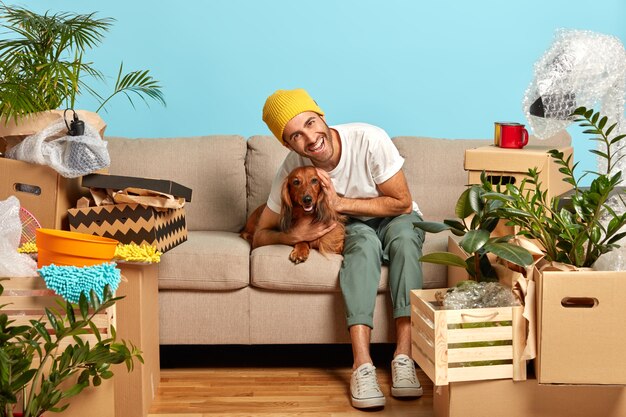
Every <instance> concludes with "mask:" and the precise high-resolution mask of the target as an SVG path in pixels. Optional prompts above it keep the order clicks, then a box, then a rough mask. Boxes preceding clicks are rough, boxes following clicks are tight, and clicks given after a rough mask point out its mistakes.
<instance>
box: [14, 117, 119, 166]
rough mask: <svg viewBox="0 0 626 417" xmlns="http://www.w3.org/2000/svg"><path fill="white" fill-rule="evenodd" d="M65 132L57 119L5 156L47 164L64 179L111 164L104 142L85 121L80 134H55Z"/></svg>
mask: <svg viewBox="0 0 626 417" xmlns="http://www.w3.org/2000/svg"><path fill="white" fill-rule="evenodd" d="M64 131H67V128H66V125H65V120H63V119H60V120H59V121H57V122H56V123H53V124H51V125H50V126H48V127H46V128H45V129H43V130H42V131H40V132H37V133H35V134H34V135H31V136H28V137H27V138H25V139H24V140H23V141H22V142H20V143H19V144H18V145H17V146H14V147H13V148H11V149H10V150H9V151H8V152H7V157H9V158H12V159H19V160H20V161H26V162H32V163H34V164H39V165H48V166H50V167H51V168H53V169H54V170H55V171H57V172H58V173H59V174H61V175H62V176H64V177H66V178H76V177H80V176H82V175H87V174H90V173H92V172H94V171H97V170H99V169H102V168H106V167H108V166H109V165H110V164H111V160H110V157H109V151H108V150H107V143H106V141H104V140H102V139H100V135H99V134H98V132H97V131H96V130H95V129H94V128H93V127H92V126H91V125H89V124H88V123H85V134H84V135H82V136H63V137H61V138H58V139H54V140H48V139H50V138H54V137H56V136H58V134H59V133H60V132H64Z"/></svg>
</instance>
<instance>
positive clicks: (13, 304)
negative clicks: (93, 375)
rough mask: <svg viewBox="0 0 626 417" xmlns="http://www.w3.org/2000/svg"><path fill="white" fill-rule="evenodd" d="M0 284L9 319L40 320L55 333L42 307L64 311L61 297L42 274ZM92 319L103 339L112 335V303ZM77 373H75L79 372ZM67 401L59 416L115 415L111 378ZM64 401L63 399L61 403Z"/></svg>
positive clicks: (90, 337)
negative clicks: (49, 286)
mask: <svg viewBox="0 0 626 417" xmlns="http://www.w3.org/2000/svg"><path fill="white" fill-rule="evenodd" d="M0 284H1V285H2V286H3V287H4V292H3V293H2V296H0V305H2V304H7V305H5V306H4V307H3V308H2V310H1V311H2V313H4V314H7V316H8V319H9V320H14V322H13V323H12V325H13V326H18V325H23V324H26V325H30V320H39V321H40V322H42V323H44V324H45V326H46V329H48V331H49V332H50V333H51V334H52V333H54V330H53V329H52V327H51V326H50V325H49V322H48V318H47V316H46V313H45V311H44V309H45V308H46V307H48V308H50V309H51V310H58V311H64V308H61V306H60V305H59V304H58V303H57V301H58V300H61V301H63V299H62V298H61V297H59V296H58V295H56V294H55V293H54V291H52V290H50V289H48V288H47V287H46V283H45V281H44V280H43V278H41V277H39V276H37V277H27V278H8V279H5V280H3V281H0ZM63 303H64V304H63V305H65V301H63ZM75 315H76V318H77V319H78V318H79V317H82V316H81V315H80V311H79V310H78V308H77V309H76V311H75ZM92 321H93V322H94V324H95V325H96V326H97V328H98V330H99V331H100V334H101V337H102V338H103V339H106V338H109V337H111V335H110V328H111V325H115V305H114V306H112V307H110V308H108V309H107V310H106V311H104V312H102V313H101V314H98V315H96V317H94V319H93V320H92ZM80 337H81V338H82V339H83V340H85V341H89V344H90V345H91V346H93V345H94V344H96V343H97V339H96V337H95V336H94V335H93V334H85V335H81V336H80ZM72 342H73V339H72V338H71V337H68V338H66V339H65V340H63V342H62V343H61V344H60V346H59V350H58V353H59V354H60V353H61V352H62V351H63V350H65V348H66V347H67V345H68V344H70V343H72ZM118 372H121V371H118ZM124 372H126V370H124ZM76 377H78V374H77V375H76ZM113 378H115V376H114V377H113ZM66 401H69V403H70V406H69V408H68V409H67V410H65V411H64V412H62V413H59V414H58V416H59V417H79V416H83V415H89V416H90V417H113V416H114V415H115V397H114V386H113V381H112V380H103V381H102V385H100V386H98V387H93V386H89V387H88V388H86V389H85V390H84V391H83V392H81V393H80V394H78V395H77V396H75V397H72V398H70V399H69V400H66ZM64 403H65V402H63V401H62V402H61V404H60V405H63V404H64ZM46 414H48V413H46ZM54 414H57V413H54Z"/></svg>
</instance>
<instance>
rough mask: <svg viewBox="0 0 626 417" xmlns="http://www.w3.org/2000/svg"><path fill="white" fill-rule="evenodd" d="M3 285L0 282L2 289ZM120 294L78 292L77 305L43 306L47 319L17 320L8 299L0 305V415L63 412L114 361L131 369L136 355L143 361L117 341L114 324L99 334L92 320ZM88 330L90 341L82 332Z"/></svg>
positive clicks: (106, 373) (105, 376)
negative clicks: (6, 302) (93, 341)
mask: <svg viewBox="0 0 626 417" xmlns="http://www.w3.org/2000/svg"><path fill="white" fill-rule="evenodd" d="M16 279H17V280H20V278H16ZM22 280H23V279H22ZM3 291H4V286H3V285H2V284H0V295H2V293H3ZM119 299H120V298H119V297H117V298H116V297H113V295H112V294H111V292H110V290H109V288H108V286H107V287H105V289H104V292H103V294H102V299H100V298H99V297H98V295H97V294H96V293H95V292H94V291H93V290H92V291H91V293H90V295H89V297H87V296H86V295H85V294H84V293H82V294H81V296H80V299H79V302H78V304H77V305H72V304H70V303H69V302H66V303H65V304H64V303H62V302H61V301H60V300H59V301H58V304H59V306H58V308H45V309H44V312H45V318H46V319H47V322H48V325H46V324H44V322H43V321H41V320H30V321H29V323H28V324H22V325H16V324H15V319H16V317H15V316H12V315H10V314H7V313H6V310H5V308H6V307H7V305H0V309H2V310H5V311H2V310H0V359H1V360H0V417H13V416H14V409H15V408H19V409H21V410H22V411H20V413H21V414H20V415H22V416H24V417H38V416H41V415H42V414H43V413H44V412H46V411H50V412H61V411H63V410H65V409H66V408H68V407H69V406H70V404H69V403H68V399H69V398H71V397H73V396H75V395H77V394H79V393H80V392H81V391H82V390H83V389H85V388H86V387H88V386H89V385H93V386H98V385H100V384H101V383H102V380H103V379H109V378H111V377H112V376H113V372H112V371H111V366H112V365H114V364H121V363H125V364H126V367H127V369H128V371H131V370H132V369H133V364H134V360H135V359H137V360H139V361H140V362H142V363H143V359H142V357H141V352H139V350H138V349H137V348H136V347H134V346H133V345H132V344H127V342H125V341H122V342H118V341H116V335H115V328H114V327H112V326H111V327H110V328H109V329H107V335H106V336H107V337H103V332H101V331H100V330H99V328H98V325H97V324H96V322H95V320H94V319H95V318H96V317H97V316H99V315H102V314H104V313H105V311H106V309H108V308H110V307H111V306H113V304H114V303H115V302H116V301H117V300H119ZM9 309H11V307H10V306H9ZM9 313H10V311H9ZM89 332H91V333H92V334H91V335H90V336H92V338H93V337H95V341H96V343H94V344H93V345H91V344H90V343H89V341H85V340H83V339H82V338H81V335H85V334H86V333H89ZM62 343H63V344H64V346H65V347H62Z"/></svg>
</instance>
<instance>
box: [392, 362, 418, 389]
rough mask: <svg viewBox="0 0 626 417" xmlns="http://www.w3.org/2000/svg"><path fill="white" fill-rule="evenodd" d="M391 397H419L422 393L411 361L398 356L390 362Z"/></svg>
mask: <svg viewBox="0 0 626 417" xmlns="http://www.w3.org/2000/svg"><path fill="white" fill-rule="evenodd" d="M391 380H392V384H391V395H393V396H394V397H421V395H422V394H423V393H424V390H422V386H421V385H420V382H419V380H418V379H417V375H415V364H414V363H413V359H411V358H409V357H408V356H407V355H398V356H396V357H395V358H394V359H393V360H392V361H391Z"/></svg>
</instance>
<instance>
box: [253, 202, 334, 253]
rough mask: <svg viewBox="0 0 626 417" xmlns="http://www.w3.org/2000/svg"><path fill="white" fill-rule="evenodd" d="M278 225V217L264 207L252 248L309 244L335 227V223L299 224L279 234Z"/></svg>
mask: <svg viewBox="0 0 626 417" xmlns="http://www.w3.org/2000/svg"><path fill="white" fill-rule="evenodd" d="M279 224H280V215H279V214H278V213H275V212H273V211H272V210H270V209H269V208H267V207H265V209H264V210H263V213H261V217H260V218H259V223H258V224H257V230H256V233H255V234H254V238H253V242H252V247H253V248H258V247H259V246H265V245H275V244H283V245H291V246H294V245H295V244H296V243H298V242H311V241H313V240H315V239H318V238H320V237H322V236H324V235H325V234H326V233H328V232H330V231H331V230H333V229H334V228H335V227H336V226H337V223H333V224H325V223H308V222H300V223H299V224H296V225H294V226H293V227H292V228H291V229H289V230H287V231H286V232H281V231H279Z"/></svg>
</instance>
